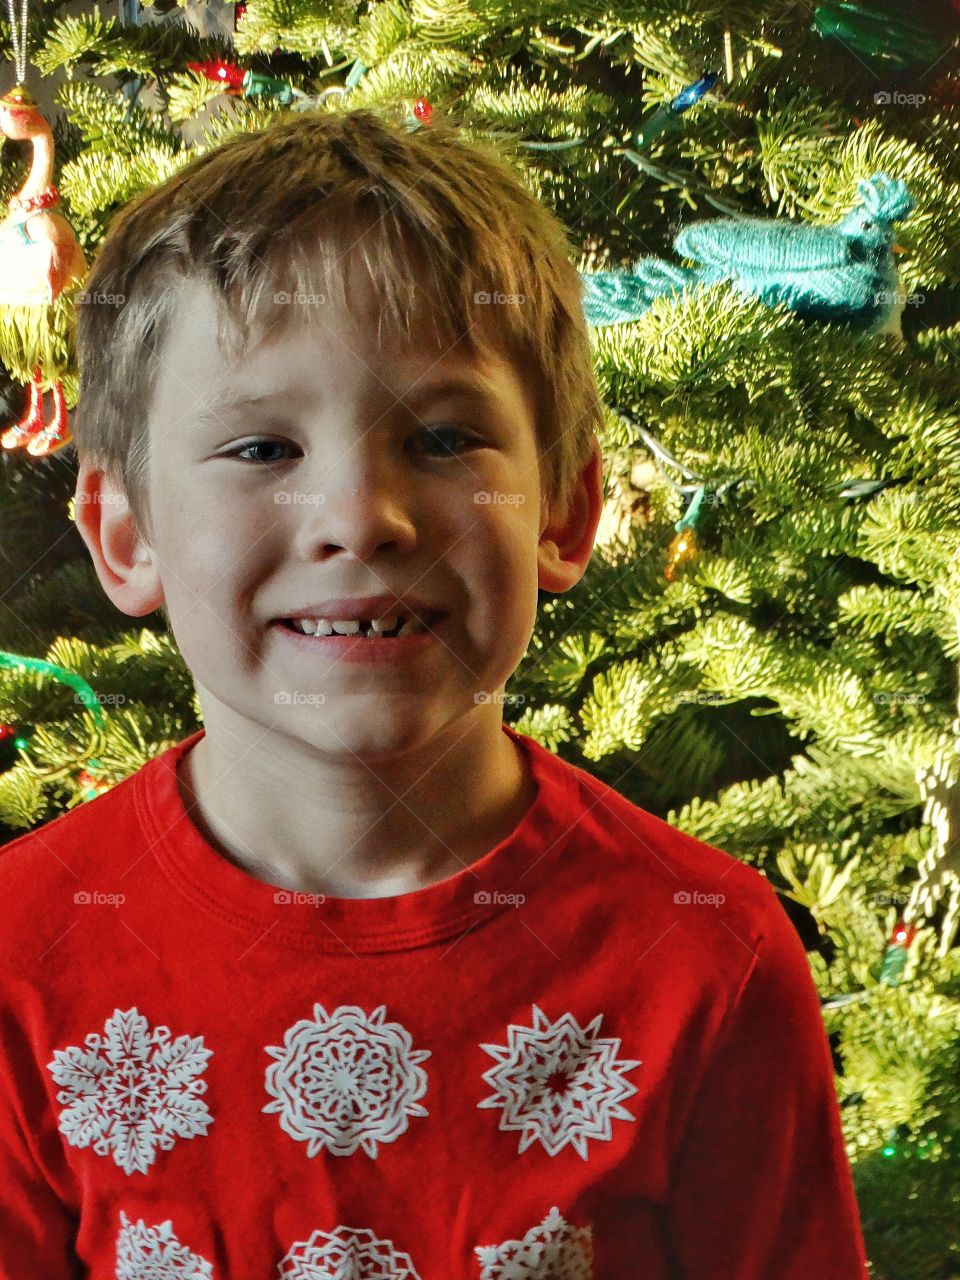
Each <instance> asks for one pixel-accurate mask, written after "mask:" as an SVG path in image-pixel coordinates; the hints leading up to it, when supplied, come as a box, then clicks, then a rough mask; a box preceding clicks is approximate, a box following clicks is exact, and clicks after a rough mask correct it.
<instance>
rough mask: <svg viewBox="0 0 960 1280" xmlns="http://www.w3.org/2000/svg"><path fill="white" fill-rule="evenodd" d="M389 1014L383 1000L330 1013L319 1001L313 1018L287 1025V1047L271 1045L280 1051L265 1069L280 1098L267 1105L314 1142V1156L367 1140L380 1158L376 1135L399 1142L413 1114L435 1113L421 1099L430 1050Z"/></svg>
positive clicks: (288, 1128) (339, 1152) (297, 1134)
mask: <svg viewBox="0 0 960 1280" xmlns="http://www.w3.org/2000/svg"><path fill="white" fill-rule="evenodd" d="M384 1015H385V1006H384V1005H380V1006H378V1008H376V1009H375V1010H374V1011H373V1013H371V1014H367V1013H365V1012H364V1011H363V1009H360V1008H358V1006H357V1005H340V1007H339V1008H337V1009H334V1011H333V1013H331V1014H328V1013H327V1011H326V1010H325V1009H324V1007H323V1005H321V1004H315V1005H314V1006H313V1018H312V1020H311V1019H302V1020H301V1021H300V1022H298V1023H296V1024H295V1025H294V1026H292V1027H289V1028H288V1029H287V1032H286V1034H285V1035H284V1043H283V1048H282V1049H281V1048H278V1047H276V1046H272V1047H271V1046H268V1047H267V1050H266V1052H267V1053H269V1054H270V1056H271V1057H273V1058H276V1059H277V1061H276V1062H275V1063H274V1064H272V1065H271V1066H269V1067H267V1074H266V1089H267V1093H269V1094H270V1095H271V1096H272V1097H273V1098H275V1099H276V1101H274V1102H269V1103H268V1104H267V1105H266V1106H265V1107H264V1108H263V1110H264V1111H266V1112H275V1113H277V1114H278V1115H279V1116H280V1127H281V1128H282V1129H283V1130H284V1132H286V1133H288V1134H289V1135H290V1137H291V1138H296V1139H297V1141H298V1142H306V1143H307V1144H308V1146H307V1155H308V1156H315V1155H316V1154H317V1152H318V1151H321V1150H326V1151H329V1152H330V1154H331V1155H335V1156H350V1155H353V1153H354V1152H355V1151H356V1150H357V1148H358V1147H363V1149H364V1151H365V1152H366V1153H367V1155H368V1156H372V1157H373V1159H376V1158H377V1143H378V1142H396V1140H397V1138H399V1137H400V1135H401V1134H402V1133H405V1132H406V1130H407V1125H408V1118H409V1117H410V1116H425V1115H427V1114H429V1113H428V1112H427V1109H426V1108H425V1107H422V1106H420V1104H419V1103H418V1102H417V1099H418V1098H422V1097H423V1095H424V1094H425V1093H426V1091H427V1073H426V1072H425V1071H424V1070H423V1068H422V1067H420V1066H418V1065H417V1064H418V1063H420V1062H423V1061H424V1060H425V1059H426V1058H429V1057H430V1051H429V1050H428V1049H413V1048H412V1045H413V1041H412V1038H411V1036H410V1033H409V1031H407V1030H406V1028H405V1027H402V1026H401V1025H400V1023H399V1022H384Z"/></svg>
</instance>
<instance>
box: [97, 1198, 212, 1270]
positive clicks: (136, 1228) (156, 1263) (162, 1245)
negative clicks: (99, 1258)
mask: <svg viewBox="0 0 960 1280" xmlns="http://www.w3.org/2000/svg"><path fill="white" fill-rule="evenodd" d="M120 1221H121V1222H122V1223H123V1226H122V1227H121V1229H120V1234H119V1235H118V1236H117V1270H116V1276H117V1280H213V1265H212V1264H211V1263H209V1262H207V1260H206V1258H201V1257H200V1255H199V1254H197V1253H191V1251H190V1250H189V1249H188V1248H187V1247H186V1245H182V1244H181V1243H180V1241H179V1240H178V1239H177V1237H176V1233H175V1232H174V1230H173V1223H172V1222H171V1221H169V1219H168V1220H167V1221H166V1222H161V1223H160V1225H159V1226H157V1227H148V1226H147V1224H146V1223H145V1222H144V1221H143V1219H142V1218H138V1219H137V1222H136V1223H135V1224H131V1222H130V1219H129V1218H128V1217H127V1215H126V1214H125V1213H124V1212H123V1210H122V1209H121V1210H120Z"/></svg>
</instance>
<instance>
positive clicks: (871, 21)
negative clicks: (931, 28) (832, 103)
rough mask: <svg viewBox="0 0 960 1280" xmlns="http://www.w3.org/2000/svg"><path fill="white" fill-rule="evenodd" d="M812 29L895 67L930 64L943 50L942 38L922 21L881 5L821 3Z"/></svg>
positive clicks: (853, 49) (903, 69) (896, 68)
mask: <svg viewBox="0 0 960 1280" xmlns="http://www.w3.org/2000/svg"><path fill="white" fill-rule="evenodd" d="M811 30H814V31H818V32H819V33H820V35H822V36H825V37H828V38H832V39H834V40H838V41H839V42H840V43H841V44H844V45H846V46H847V47H848V48H849V49H851V50H852V51H853V52H854V53H858V54H862V55H863V57H865V58H867V59H869V60H871V61H874V62H880V63H882V64H883V65H884V66H887V67H890V68H891V69H892V70H894V71H907V70H909V68H910V67H913V66H930V65H931V63H934V62H936V61H937V59H938V57H939V56H940V52H941V49H940V43H939V41H937V40H935V39H934V38H933V37H932V36H931V35H930V33H929V32H928V31H926V30H925V29H924V27H923V26H921V24H920V23H919V22H917V21H916V20H915V19H913V18H911V17H902V16H901V15H900V14H899V13H897V12H894V11H893V10H891V9H888V8H884V7H883V6H881V5H869V4H847V3H841V4H836V3H831V4H821V5H818V7H817V9H816V10H815V12H814V18H813V26H812V28H811Z"/></svg>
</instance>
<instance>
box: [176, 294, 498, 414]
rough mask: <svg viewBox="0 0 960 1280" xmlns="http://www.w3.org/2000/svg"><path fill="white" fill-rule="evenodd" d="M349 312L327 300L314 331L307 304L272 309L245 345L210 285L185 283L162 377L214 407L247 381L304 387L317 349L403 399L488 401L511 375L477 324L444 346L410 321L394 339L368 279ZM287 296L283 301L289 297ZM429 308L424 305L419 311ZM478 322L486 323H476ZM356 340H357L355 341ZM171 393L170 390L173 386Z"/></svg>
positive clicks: (483, 328)
mask: <svg viewBox="0 0 960 1280" xmlns="http://www.w3.org/2000/svg"><path fill="white" fill-rule="evenodd" d="M350 285H351V286H353V287H352V288H348V292H347V300H348V306H347V308H346V309H343V308H339V307H337V306H336V304H335V303H334V302H333V300H329V301H326V300H325V301H324V302H323V303H322V304H321V305H322V306H323V307H324V315H323V316H321V317H320V323H313V322H311V321H309V320H308V319H307V318H306V317H305V316H304V313H303V310H302V307H303V306H306V305H311V304H310V303H308V302H307V303H298V302H296V301H294V302H293V303H292V304H291V303H282V302H281V303H279V304H277V305H276V306H275V308H274V309H273V313H272V314H269V316H268V318H267V319H266V320H265V323H264V324H263V326H262V328H261V330H260V331H259V332H255V333H253V334H251V335H248V336H247V337H246V338H244V336H243V335H242V334H241V333H240V332H239V330H238V328H237V326H236V322H235V321H234V320H233V319H232V317H231V316H230V313H229V310H228V307H227V304H226V300H225V299H222V298H221V297H219V296H218V294H217V292H216V290H215V289H214V288H213V286H212V285H211V284H209V283H208V282H206V281H205V280H203V279H202V278H198V277H190V278H188V279H187V280H185V281H184V282H183V285H182V293H181V296H180V299H179V306H178V307H177V313H178V315H177V317H176V318H175V320H174V323H173V325H172V327H171V334H170V338H169V339H168V343H167V350H166V352H165V354H164V357H163V358H162V360H161V365H162V369H161V378H162V379H163V380H165V381H167V382H168V384H169V383H170V382H173V383H180V385H181V386H182V387H183V389H185V390H186V389H187V388H188V387H190V386H191V384H192V386H193V388H194V389H197V390H202V391H203V392H204V393H205V395H204V398H213V399H221V398H226V397H227V395H228V394H229V393H230V392H231V391H234V390H236V389H237V387H238V386H240V387H243V386H245V385H246V384H247V383H250V384H251V385H252V386H259V387H260V389H261V390H262V389H263V384H264V383H269V384H271V385H272V386H273V387H274V389H275V390H276V391H277V392H281V391H283V390H284V384H285V383H287V384H289V383H290V382H292V383H293V384H294V385H293V386H292V387H291V388H290V389H291V390H293V391H296V390H297V389H298V388H300V389H302V378H301V377H300V376H299V375H300V372H307V373H309V371H310V370H311V369H312V368H314V367H315V366H316V362H317V360H318V358H321V350H320V349H321V348H325V349H326V356H327V358H328V359H329V361H330V363H331V364H333V365H336V366H337V367H338V368H343V367H345V362H347V361H350V362H351V363H350V365H349V367H350V368H352V369H353V371H354V373H355V374H356V376H359V377H360V378H361V379H364V378H365V379H366V380H367V381H368V382H370V383H371V384H372V385H373V386H374V387H376V386H377V385H382V386H383V388H384V389H387V388H388V387H392V388H393V389H394V390H395V391H398V392H399V393H400V394H403V392H404V391H405V390H411V391H413V390H415V389H417V387H419V386H420V384H426V385H430V386H433V385H434V384H441V383H442V384H443V385H444V386H445V387H447V386H449V387H450V389H451V390H455V389H456V384H459V385H460V386H461V388H462V390H463V392H464V393H472V394H474V395H487V396H494V395H496V393H497V390H498V388H500V389H501V390H502V389H503V385H504V382H505V381H511V380H513V378H514V377H515V375H516V371H515V370H514V369H513V366H512V363H511V361H510V360H509V358H508V355H507V353H506V352H505V351H503V350H502V349H499V345H498V343H497V341H496V335H495V334H494V333H491V332H490V331H489V330H488V329H487V327H486V326H485V325H484V326H481V324H480V323H478V324H477V325H474V326H472V327H471V329H470V331H469V333H468V334H461V335H459V336H457V335H450V336H449V337H447V338H445V339H441V338H440V337H438V336H437V335H435V334H434V332H433V328H432V326H431V325H429V324H426V323H424V324H418V323H417V320H418V318H419V319H422V318H423V317H422V316H420V317H418V316H416V315H415V316H413V317H412V318H411V326H410V335H409V337H407V335H406V334H404V333H401V332H394V331H392V330H391V329H390V327H389V326H388V325H387V324H386V323H382V322H381V308H380V305H379V299H378V298H377V296H376V293H375V291H374V290H373V288H372V286H371V284H370V281H369V277H368V276H367V274H366V273H365V272H354V273H352V278H351V281H350ZM287 296H289V295H287ZM427 305H428V300H426V301H425V303H424V306H427ZM480 320H481V321H485V320H486V316H485V315H481V317H480ZM221 326H225V331H227V332H230V333H231V336H232V337H233V338H234V340H235V343H236V345H235V346H234V347H233V349H232V350H231V349H230V347H229V346H228V345H224V346H221V345H220V339H219V333H220V327H221ZM358 338H359V339H360V342H359V344H358V342H357V341H356V340H357V339H358ZM174 390H175V387H174Z"/></svg>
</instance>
